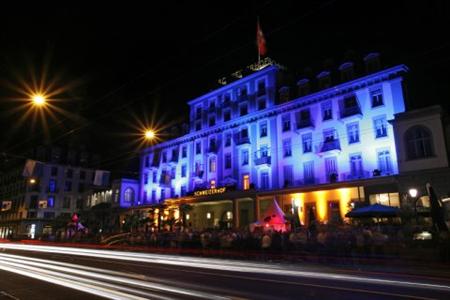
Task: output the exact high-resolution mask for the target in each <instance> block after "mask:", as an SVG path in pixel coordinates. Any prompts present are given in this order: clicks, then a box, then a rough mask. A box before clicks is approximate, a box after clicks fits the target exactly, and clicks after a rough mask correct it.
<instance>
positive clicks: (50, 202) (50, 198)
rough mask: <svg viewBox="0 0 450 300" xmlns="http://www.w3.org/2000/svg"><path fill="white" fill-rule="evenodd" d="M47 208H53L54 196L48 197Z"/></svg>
mask: <svg viewBox="0 0 450 300" xmlns="http://www.w3.org/2000/svg"><path fill="white" fill-rule="evenodd" d="M47 207H55V197H54V196H48V198H47Z"/></svg>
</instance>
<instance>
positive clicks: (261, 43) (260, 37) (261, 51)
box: [256, 18, 267, 62]
mask: <svg viewBox="0 0 450 300" xmlns="http://www.w3.org/2000/svg"><path fill="white" fill-rule="evenodd" d="M256 45H257V47H258V62H259V60H260V59H261V56H266V54H267V47H266V39H265V37H264V33H263V32H262V29H261V26H260V25H259V18H258V21H257V22H256Z"/></svg>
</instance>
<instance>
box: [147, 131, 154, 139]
mask: <svg viewBox="0 0 450 300" xmlns="http://www.w3.org/2000/svg"><path fill="white" fill-rule="evenodd" d="M154 138H155V132H154V131H153V130H151V129H147V130H146V131H145V139H147V140H152V139H154Z"/></svg>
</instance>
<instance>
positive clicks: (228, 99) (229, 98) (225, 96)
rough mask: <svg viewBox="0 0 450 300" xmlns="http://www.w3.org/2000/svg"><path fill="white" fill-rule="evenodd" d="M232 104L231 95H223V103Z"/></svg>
mask: <svg viewBox="0 0 450 300" xmlns="http://www.w3.org/2000/svg"><path fill="white" fill-rule="evenodd" d="M230 102H231V94H230V93H226V94H224V95H223V103H224V104H228V103H230Z"/></svg>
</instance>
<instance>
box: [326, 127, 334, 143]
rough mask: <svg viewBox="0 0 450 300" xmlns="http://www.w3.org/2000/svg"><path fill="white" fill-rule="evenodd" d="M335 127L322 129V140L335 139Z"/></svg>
mask: <svg viewBox="0 0 450 300" xmlns="http://www.w3.org/2000/svg"><path fill="white" fill-rule="evenodd" d="M335 134H336V130H335V129H327V130H324V131H323V140H324V141H325V143H329V142H333V141H334V140H335Z"/></svg>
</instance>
